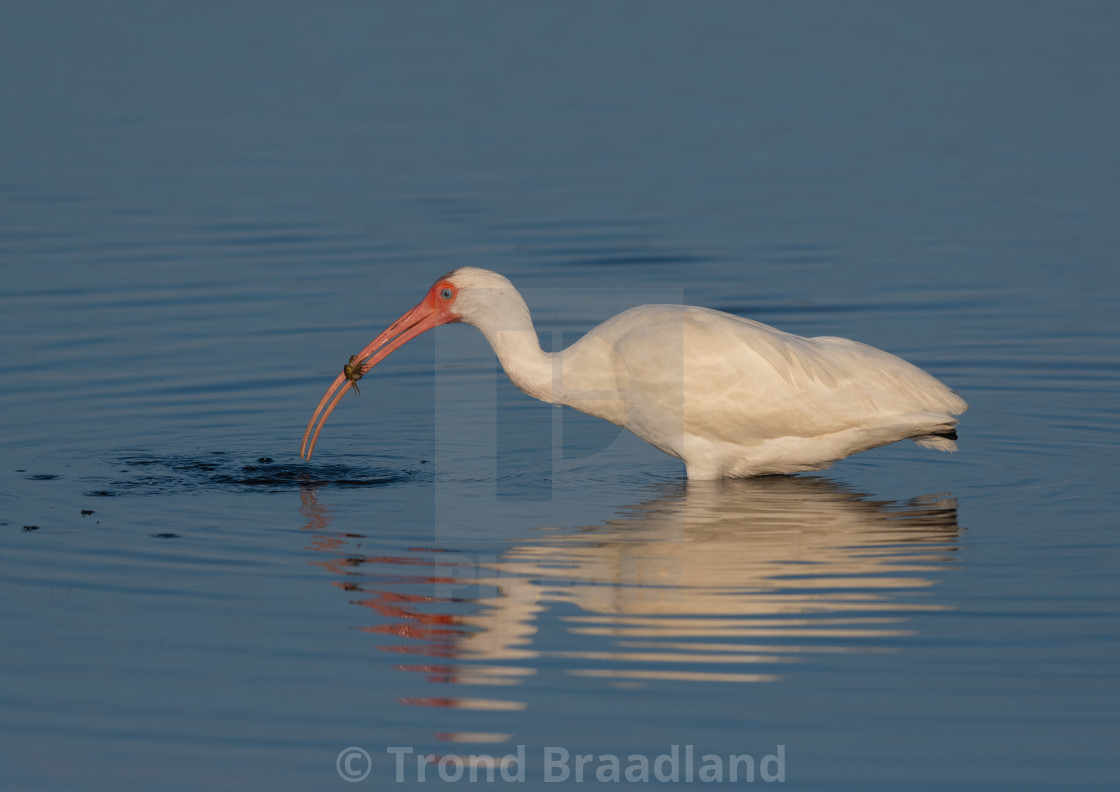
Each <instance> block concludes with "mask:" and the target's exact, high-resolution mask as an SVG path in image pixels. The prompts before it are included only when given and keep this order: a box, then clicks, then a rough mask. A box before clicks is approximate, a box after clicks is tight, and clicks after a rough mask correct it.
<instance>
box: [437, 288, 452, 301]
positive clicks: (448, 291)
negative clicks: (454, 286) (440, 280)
mask: <svg viewBox="0 0 1120 792" xmlns="http://www.w3.org/2000/svg"><path fill="white" fill-rule="evenodd" d="M452 294H454V292H452V291H451V289H443V290H442V291H441V292H440V293H439V296H440V297H442V298H443V299H445V300H450V299H451V296H452Z"/></svg>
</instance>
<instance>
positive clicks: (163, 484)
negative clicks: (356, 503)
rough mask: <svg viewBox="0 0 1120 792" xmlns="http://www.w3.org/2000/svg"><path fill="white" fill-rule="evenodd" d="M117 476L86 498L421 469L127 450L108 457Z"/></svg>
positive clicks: (374, 479)
mask: <svg viewBox="0 0 1120 792" xmlns="http://www.w3.org/2000/svg"><path fill="white" fill-rule="evenodd" d="M114 463H115V464H118V465H120V470H119V475H118V476H117V477H115V478H114V479H113V480H111V481H108V482H105V484H104V485H103V486H99V487H96V488H94V489H91V490H89V491H87V492H86V493H85V494H86V495H88V496H92V497H114V496H119V495H133V494H136V495H159V494H165V493H170V492H176V491H182V490H185V489H190V490H192V491H197V490H198V489H199V488H200V487H201V488H203V489H206V488H210V489H215V490H224V491H263V492H292V491H299V490H303V489H306V488H308V487H313V488H320V487H337V488H360V487H385V486H391V485H393V484H402V483H406V482H409V481H414V480H417V479H421V478H423V477H424V476H425V475H426V472H425V471H423V470H413V469H407V468H388V467H375V466H369V465H348V464H342V463H326V464H304V463H299V464H290V463H283V462H280V463H277V462H274V461H273V460H272V459H271V458H270V457H265V456H260V457H254V458H252V459H249V460H246V459H243V458H240V457H234V456H232V455H229V454H227V453H226V452H224V451H213V452H210V453H208V454H198V455H171V456H162V455H152V454H143V453H140V454H129V455H127V456H122V457H120V458H118V459H116V460H114Z"/></svg>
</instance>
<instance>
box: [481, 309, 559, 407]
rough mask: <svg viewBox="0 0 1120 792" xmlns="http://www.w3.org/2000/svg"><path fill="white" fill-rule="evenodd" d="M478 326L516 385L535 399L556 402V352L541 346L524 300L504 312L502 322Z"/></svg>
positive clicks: (485, 323)
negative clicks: (554, 367)
mask: <svg viewBox="0 0 1120 792" xmlns="http://www.w3.org/2000/svg"><path fill="white" fill-rule="evenodd" d="M472 324H474V323H473V322H472ZM475 326H476V327H478V329H479V330H481V331H482V334H483V335H484V336H486V340H487V341H489V342H490V347H491V348H492V349H493V350H494V354H495V355H497V356H498V360H499V361H500V362H501V364H502V368H503V369H505V372H506V375H507V376H508V377H509V378H510V381H511V382H513V384H514V385H516V386H517V387H518V388H520V389H521V390H523V391H525V393H527V394H529V395H530V396H532V397H534V398H537V399H541V400H542V401H546V402H553V403H555V402H556V399H555V397H554V392H553V391H554V384H553V380H554V369H553V355H552V354H551V353H548V352H545V351H544V350H543V349H541V344H540V340H539V339H538V338H537V331H536V329H534V327H533V320H532V318H531V317H530V316H529V309H528V308H527V307H525V305H524V303H523V302H522V303H521V305H520V306H519V310H517V311H515V312H510V313H505V314H504V315H503V316H502V321H501V322H500V323H495V322H484V323H479V324H476V325H475Z"/></svg>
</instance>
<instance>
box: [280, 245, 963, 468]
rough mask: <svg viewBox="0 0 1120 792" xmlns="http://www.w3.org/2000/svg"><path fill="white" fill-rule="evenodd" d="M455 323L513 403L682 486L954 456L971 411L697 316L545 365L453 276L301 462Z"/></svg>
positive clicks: (915, 371) (863, 364)
mask: <svg viewBox="0 0 1120 792" xmlns="http://www.w3.org/2000/svg"><path fill="white" fill-rule="evenodd" d="M456 321H462V322H466V323H468V324H471V325H474V326H475V327H477V328H478V329H479V330H481V331H482V333H483V335H485V336H486V338H487V340H488V341H489V342H490V345H491V347H492V348H493V349H494V352H495V353H496V354H497V356H498V359H499V360H500V361H501V364H502V367H503V368H504V369H505V371H506V374H507V375H509V378H510V380H512V381H513V383H514V384H515V385H517V386H518V387H519V388H521V390H523V391H525V392H526V393H528V394H529V395H530V396H535V397H536V398H538V399H542V400H544V401H547V402H551V403H553V404H564V405H568V406H570V407H574V408H575V409H577V410H580V411H582V412H585V413H588V414H590V415H594V416H597V417H600V418H604V419H606V420H608V421H610V422H611V423H614V424H617V425H619V426H623V427H625V428H627V429H629V430H630V431H631V432H633V433H634V434H636V435H638V437H641V438H642V439H643V440H646V441H647V442H649V443H651V444H652V445H654V446H656V447H657V448H660V449H661V450H662V451H665V452H666V453H668V454H672V455H673V456H676V457H678V458H680V459H682V460H683V461H684V463H685V466H686V469H687V472H688V476H689V478H699V479H713V478H720V477H724V476H756V475H762V474H768V473H795V472H798V471H804V470H820V469H822V468H825V467H828V465H830V464H831V463H832V462H834V461H836V460H838V459H843V458H844V457H846V456H849V455H850V454H854V453H856V452H858V451H865V450H867V449H869V448H875V447H876V446H881V445H886V444H887V443H893V442H895V441H898V440H904V439H912V440H914V441H915V442H917V443H918V444H919V445H923V446H925V447H928V448H936V449H939V450H943V451H955V450H956V447H957V446H956V443H955V442H954V440H955V438H956V434H955V431H954V428H955V426H956V424H957V421H956V418H954V416H956V415H959V414H960V413H963V412H964V411H965V410H967V409H968V405H967V404H965V402H964V400H963V399H961V398H960V397H959V396H958V395H957V394H956V393H954V392H953V391H951V390H950V389H949V388H947V387H946V386H945V385H943V384H942V383H941V382H939V381H938V380H937V379H935V378H934V377H932V376H931V375H929V374H927V373H926V372H924V371H922V370H921V369H919V368H917V367H916V366H913V365H911V364H910V363H907V362H906V361H904V360H902V359H901V358H898V357H895V356H894V355H891V354H889V353H887V352H884V351H882V350H880V349H876V348H874V347H870V346H867V345H866V344H860V343H858V342H856V341H849V340H848V339H846V338H832V337H818V338H802V337H801V336H796V335H792V334H790V333H784V332H782V331H780V330H777V329H775V328H773V327H770V326H768V325H765V324H762V323H761V322H755V321H752V320H750V319H743V318H741V317H738V316H732V315H731V314H726V313H722V312H720V311H713V310H710V309H707V308H695V307H691V306H682V305H643V306H640V307H637V308H632V309H630V310H628V311H624V312H623V313H621V314H619V315H618V316H615V317H613V318H611V319H608V320H607V321H605V322H603V323H602V324H601V325H599V326H598V327H596V328H595V329H593V330H592V331H590V332H589V333H588V334H587V335H585V336H584V337H583V338H581V339H580V340H579V341H577V342H576V343H574V344H572V346H570V347H568V348H567V349H565V350H563V351H560V352H555V353H548V352H544V351H543V350H542V349H541V348H540V344H539V343H538V340H537V335H536V331H535V330H534V329H533V323H532V319H531V317H530V315H529V309H528V307H527V306H526V305H525V301H524V300H523V299H522V298H521V295H520V294H519V293H518V292H517V290H516V289H515V288H514V287H513V284H511V283H510V282H509V281H508V280H507V279H506V278H504V277H502V276H501V275H498V274H497V273H494V272H490V271H488V270H483V269H477V268H475V267H464V268H462V269H458V270H455V271H454V272H451V273H449V274H448V275H446V276H444V277H443V278H440V279H439V280H438V281H437V282H436V283H435V284H434V285H433V286H432V288H431V289H430V290H429V291H428V294H427V295H426V296H425V298H424V300H422V301H421V302H420V303H419V304H418V305H417V306H416V307H415V308H413V309H412V310H411V311H409V312H408V313H406V314H405V315H404V316H402V317H401V318H400V319H399V320H397V322H395V323H394V324H393V325H392V326H391V327H390V328H389V329H388V330H386V331H385V332H384V333H382V334H381V335H380V336H378V337H377V338H376V339H375V340H374V341H373V342H372V343H371V344H369V345H368V346H367V347H366V348H365V349H363V350H362V351H361V353H359V354H358V355H356V356H355V358H354V359H353V361H352V365H350V366H348V367H347V370H346V371H345V372H344V373H343V374H341V375H339V377H338V378H336V379H335V382H334V384H333V385H332V386H331V388H330V389H329V390H328V391H327V393H326V395H324V396H323V399H322V401H320V403H319V407H318V409H316V411H315V414H314V415H313V416H312V418H311V421H310V422H309V423H308V427H307V431H306V432H305V433H304V438H303V446H302V447H301V450H300V453H301V455H304V456H306V457H307V458H310V456H311V451H312V449H313V448H314V444H315V440H316V438H317V437H318V435H319V431H321V429H322V426H323V423H324V422H325V421H326V418H327V416H328V415H329V414H330V412H331V410H333V409H334V406H335V405H336V404H337V403H338V401H339V399H340V398H341V397H342V395H343V394H344V393H345V392H346V390H347V388H348V387H350V386H351V385H352V384H353V383H354V382H356V381H357V379H359V378H360V377H361V376H362V375H363V374H365V373H366V372H367V371H369V369H371V368H372V367H373V366H374V365H376V364H377V363H378V362H380V361H381V360H382V359H383V358H384V357H385V356H386V355H388V354H389V353H390V352H392V351H393V350H394V349H396V348H397V347H399V346H401V345H402V344H404V343H405V342H406V341H408V340H409V339H411V338H414V337H415V336H417V335H419V334H420V333H422V332H424V331H425V330H428V329H430V328H431V327H435V326H437V325H439V324H446V323H448V322H456ZM317 422H318V426H317V427H316V423H317ZM313 429H314V433H312V430H313ZM309 440H310V442H309Z"/></svg>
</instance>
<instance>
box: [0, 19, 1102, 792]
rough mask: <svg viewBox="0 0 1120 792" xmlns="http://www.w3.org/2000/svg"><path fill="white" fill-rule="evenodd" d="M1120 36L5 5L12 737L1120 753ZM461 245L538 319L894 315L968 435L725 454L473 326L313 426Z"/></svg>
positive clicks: (98, 754) (126, 768)
mask: <svg viewBox="0 0 1120 792" xmlns="http://www.w3.org/2000/svg"><path fill="white" fill-rule="evenodd" d="M1118 35H1120V12H1118V11H1117V9H1116V7H1115V6H1114V5H1113V4H1110V3H1092V2H1080V3H1075V4H1073V5H1069V4H1065V5H1059V4H1049V3H1032V2H1027V3H1022V2H1019V3H987V4H984V5H983V6H976V5H974V4H967V3H938V4H918V5H908V6H899V5H897V4H892V3H856V4H845V5H844V6H842V7H841V6H836V5H834V4H814V3H801V4H797V5H795V6H786V5H772V4H753V3H729V4H724V3H705V4H703V5H701V6H695V5H681V4H672V3H649V2H643V3H622V2H619V3H607V4H595V5H589V6H582V5H573V4H561V3H555V4H550V3H538V4H528V5H505V4H489V3H483V4H444V3H434V4H433V3H429V4H423V5H416V4H412V3H391V2H385V3H376V4H366V3H353V4H350V3H338V4H333V5H332V6H330V7H329V9H327V10H323V9H311V8H310V7H307V6H305V5H303V4H298V3H270V4H268V5H267V6H261V5H255V4H233V5H229V6H223V7H213V8H208V7H194V6H174V5H161V4H108V5H106V4H99V5H96V6H94V5H89V4H77V3H76V4H69V5H68V4H49V5H22V6H10V7H8V8H6V9H5V10H4V11H3V12H0V53H2V54H0V64H2V65H3V68H4V73H5V74H6V75H9V77H10V79H7V80H5V81H3V84H2V85H0V100H2V101H3V104H4V107H6V108H8V112H7V113H6V116H5V118H6V120H5V123H4V124H3V125H0V143H2V145H3V149H2V150H3V151H4V154H3V155H2V156H3V160H4V167H3V168H2V169H0V346H2V348H3V350H4V354H3V356H2V357H0V378H2V380H0V381H2V382H3V385H4V388H3V395H2V397H0V398H2V407H3V409H2V410H0V431H2V433H3V438H4V441H3V445H2V447H0V449H2V450H0V454H2V460H3V464H2V465H0V482H2V483H0V601H2V602H3V606H2V607H0V628H2V631H3V635H4V636H5V637H4V641H3V644H2V646H3V649H2V650H0V665H2V669H0V670H2V671H3V673H2V674H0V679H3V682H2V683H0V736H2V739H0V745H3V748H2V749H0V781H2V782H3V786H4V788H5V789H28V790H30V789H35V790H40V789H75V788H82V789H113V790H123V789H152V788H160V789H192V790H193V789H200V788H214V789H244V788H250V787H251V788H270V789H307V788H331V787H335V786H336V787H338V788H354V787H353V786H350V785H348V784H347V783H346V782H345V781H344V780H342V778H340V772H339V770H338V769H337V768H338V767H340V766H341V767H342V769H343V771H345V770H346V767H347V766H346V765H345V764H342V765H338V764H336V762H337V761H338V758H339V756H340V752H342V751H343V750H344V749H346V748H348V747H350V746H354V747H359V748H362V749H363V750H365V751H367V752H368V753H369V755H370V756H371V757H372V759H373V768H372V770H371V773H370V775H369V777H367V778H366V779H365V780H364V782H363V783H362V784H356V785H355V786H363V785H364V786H368V787H370V788H382V787H386V786H408V787H417V786H428V785H431V784H436V785H441V784H443V783H445V782H443V781H441V780H440V778H439V776H438V773H437V774H436V775H435V776H431V775H429V777H428V780H427V781H426V782H425V783H423V784H421V783H420V782H419V781H418V780H417V778H416V777H415V774H414V773H413V771H412V770H410V772H409V774H408V777H406V778H405V779H404V781H402V782H401V783H400V784H397V783H396V781H395V780H394V776H393V770H394V765H393V757H392V756H391V755H389V754H387V753H386V749H387V748H388V747H390V746H407V747H409V748H410V749H412V750H413V751H414V753H416V754H431V755H433V756H435V757H437V758H438V757H460V756H461V757H469V756H470V755H472V754H473V755H476V756H477V755H480V754H489V755H493V756H501V755H505V754H513V753H515V752H516V751H517V750H518V748H519V747H520V746H524V751H525V757H526V758H525V763H524V764H525V774H526V779H525V782H524V783H523V784H521V786H524V787H528V788H537V787H540V786H542V785H543V784H544V778H543V772H544V755H543V753H542V751H543V750H544V749H545V748H547V747H559V748H563V749H564V750H566V751H569V752H570V753H571V754H576V753H588V754H593V755H595V756H600V755H604V754H613V755H619V756H627V755H629V754H640V755H644V756H647V757H650V758H651V759H652V758H653V757H655V756H657V755H658V754H661V753H665V752H667V751H669V750H670V749H671V746H674V745H676V746H680V747H681V749H682V750H683V747H684V746H688V745H691V746H694V748H695V750H696V753H697V755H699V754H701V753H705V754H713V755H718V756H729V755H733V754H751V755H752V756H753V757H754V758H755V759H756V760H761V759H762V758H763V757H764V756H766V755H771V754H773V755H776V752H777V751H778V750H779V746H782V749H781V750H782V755H783V756H784V778H785V781H784V784H783V785H784V786H786V787H790V788H797V789H853V790H870V789H883V790H895V789H902V788H905V789H930V790H941V789H947V788H954V789H1006V788H1011V787H1014V788H1016V789H1024V790H1026V789H1055V788H1061V789H1111V788H1112V787H1113V786H1114V785H1115V780H1116V778H1117V777H1120V765H1118V761H1117V758H1116V753H1115V745H1116V742H1117V738H1118V736H1120V728H1118V726H1120V717H1118V712H1120V707H1118V702H1120V696H1118V693H1120V690H1118V688H1120V676H1118V674H1117V668H1118V662H1117V661H1118V659H1120V654H1118V645H1117V635H1118V628H1120V618H1118V613H1120V588H1118V587H1117V585H1116V569H1117V568H1118V564H1120V537H1118V534H1117V531H1116V526H1115V518H1114V514H1115V501H1116V498H1115V493H1116V484H1117V479H1116V470H1117V465H1118V462H1120V454H1118V452H1117V447H1118V442H1117V441H1118V440H1120V408H1118V407H1117V402H1116V397H1115V393H1116V391H1117V385H1118V382H1117V379H1118V376H1117V371H1118V363H1120V360H1118V358H1120V355H1118V353H1117V350H1118V348H1120V346H1118V340H1120V332H1118V326H1117V321H1116V318H1115V316H1116V311H1115V306H1116V304H1117V300H1118V298H1120V276H1118V275H1117V269H1116V266H1115V256H1116V250H1117V249H1120V244H1118V243H1120V239H1118V231H1117V229H1118V226H1117V224H1116V221H1115V218H1116V217H1117V216H1118V210H1120V201H1118V194H1117V181H1116V173H1117V172H1118V170H1117V168H1118V164H1120V163H1118V161H1117V153H1116V151H1117V150H1116V146H1115V141H1116V140H1117V139H1118V138H1120V106H1118V105H1117V103H1116V102H1115V101H1113V98H1112V94H1113V89H1114V86H1115V85H1116V84H1117V81H1118V79H1120V57H1118V56H1117V54H1116V49H1115V46H1114V42H1115V41H1116V40H1117V37H1118ZM462 265H473V266H485V267H489V268H491V269H495V270H498V271H500V272H503V273H504V274H506V275H507V276H509V277H510V278H512V279H513V280H514V282H515V283H516V284H517V285H518V286H519V287H521V288H522V289H523V291H524V293H525V296H526V299H527V300H528V302H529V305H530V307H531V308H532V309H533V313H534V317H535V320H536V322H537V329H538V332H539V334H540V335H541V338H542V343H543V344H544V345H545V347H546V348H559V347H561V346H564V345H566V344H568V343H570V342H571V341H572V340H573V339H575V338H577V337H578V336H579V334H581V333H583V332H586V331H587V330H589V329H590V328H592V327H593V326H594V325H595V324H596V323H598V322H599V321H602V320H603V319H605V318H607V317H609V316H611V315H613V314H614V313H616V312H618V311H620V310H623V309H625V308H628V307H630V306H632V305H635V304H640V303H644V302H686V303H691V304H698V305H707V306H711V307H715V308H720V309H722V310H726V311H731V312H734V313H737V314H741V315H744V316H749V317H751V318H754V319H759V320H761V321H765V322H769V323H772V324H775V325H778V326H779V327H781V328H783V329H786V330H790V331H793V332H797V333H801V334H805V335H816V334H820V335H842V336H847V337H851V338H854V339H857V340H860V341H863V342H866V343H870V344H874V345H876V346H880V347H883V348H885V349H888V350H890V351H892V352H895V353H897V354H900V355H902V356H903V357H906V358H907V359H909V360H911V361H913V362H914V363H916V364H918V365H920V366H922V367H924V368H926V369H928V370H929V371H931V372H932V373H934V374H935V375H936V376H938V377H940V378H941V379H943V380H944V381H945V382H947V383H948V384H950V385H951V386H952V387H954V388H956V389H957V390H959V391H960V392H961V394H962V395H963V396H964V397H965V398H966V399H967V400H968V402H969V404H970V405H971V410H970V412H969V413H967V414H966V415H965V416H964V417H963V419H962V423H961V427H960V435H961V442H960V445H961V450H960V452H959V453H958V454H955V455H944V454H936V453H933V452H928V451H923V450H921V449H918V448H917V447H915V446H913V445H912V444H898V445H896V446H891V447H888V448H883V449H877V450H875V451H872V452H869V453H866V454H862V455H859V456H857V457H854V458H852V459H849V460H846V461H843V462H841V463H839V464H837V465H836V466H835V467H834V468H832V469H831V470H829V471H825V472H822V473H819V474H815V475H811V476H808V475H807V476H797V477H778V478H765V479H758V480H751V481H737V482H725V483H715V484H696V483H693V484H689V483H688V482H686V481H685V480H684V478H683V470H682V467H681V465H680V463H678V462H677V461H675V460H672V459H670V458H668V457H666V456H665V455H663V454H661V453H660V452H658V451H656V450H655V449H653V448H651V447H649V446H647V445H645V444H644V443H642V442H641V441H638V440H636V439H635V438H633V437H631V436H629V435H628V434H625V433H622V432H620V431H619V430H618V429H617V428H616V427H613V426H610V425H607V424H604V423H602V422H598V421H595V420H594V419H591V418H588V417H586V416H582V415H579V414H577V413H574V412H572V411H568V410H560V409H557V408H553V407H550V406H547V405H544V404H541V403H538V402H535V401H533V400H531V399H529V398H528V397H526V396H524V395H523V394H521V393H520V392H519V391H517V390H516V389H515V388H514V387H513V386H512V385H510V384H509V383H508V382H507V381H506V380H505V378H504V376H503V375H502V373H501V372H500V370H498V368H497V366H496V363H495V362H494V359H493V356H492V354H491V353H490V351H489V349H488V348H487V347H486V345H485V342H484V341H483V339H482V338H481V337H480V336H479V335H478V334H477V333H476V332H475V331H473V330H472V329H471V328H467V327H463V326H454V327H447V328H441V329H439V330H438V331H436V332H433V333H430V334H428V335H426V336H424V337H422V338H420V339H418V340H417V341H414V342H413V343H412V344H410V345H409V346H408V347H407V348H406V349H403V350H400V351H398V352H397V353H395V354H394V356H393V357H392V358H391V359H390V360H388V361H387V362H386V363H384V364H383V365H382V366H380V367H379V368H378V371H377V372H376V374H375V375H371V376H368V377H366V379H364V380H363V382H362V394H361V396H360V397H349V396H348V397H347V399H346V400H345V401H344V402H343V404H342V406H341V407H340V408H339V409H338V410H337V411H336V414H335V415H334V416H332V418H331V421H330V422H329V424H328V425H327V428H326V430H325V431H324V433H323V436H322V437H321V438H320V441H319V446H318V448H317V451H316V456H315V458H314V461H313V462H311V463H304V462H301V461H299V460H298V458H297V457H296V452H297V449H298V445H299V438H300V435H301V434H302V431H303V427H304V425H305V423H306V421H307V419H308V418H309V417H310V413H311V411H312V409H313V407H314V405H315V403H316V401H317V400H318V398H319V396H320V395H321V393H322V391H323V390H324V389H325V388H326V386H327V385H328V384H329V381H330V379H331V378H332V377H333V376H334V375H335V373H336V372H337V370H338V369H339V367H340V366H341V364H342V363H343V362H345V361H346V359H347V357H348V356H349V355H350V354H352V353H353V352H355V351H357V350H358V349H360V348H361V347H362V346H364V345H365V344H366V343H367V342H368V341H369V340H370V339H371V338H372V337H373V336H374V335H375V334H376V333H377V332H378V331H380V330H381V329H382V328H383V327H384V326H386V325H387V324H388V323H389V322H391V321H392V320H393V319H395V318H396V317H397V316H398V315H399V314H400V313H401V312H402V311H404V310H405V309H406V308H408V307H409V306H411V305H412V304H414V303H415V301H416V300H417V299H419V297H420V296H421V294H422V293H423V290H424V289H426V288H427V286H428V285H429V283H430V282H431V281H432V280H433V279H434V278H435V277H437V276H439V275H440V274H442V273H444V272H446V271H448V270H450V269H453V268H454V267H457V266H462ZM360 758H361V757H360V756H359V757H358V759H360ZM449 761H450V760H449ZM351 766H352V767H358V766H357V765H353V764H352V765H351ZM448 766H451V765H448ZM464 766H465V765H464ZM358 769H360V768H358ZM756 783H760V784H766V783H767V782H765V781H764V780H763V779H762V778H761V776H760V777H759V779H758V780H757V782H756Z"/></svg>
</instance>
